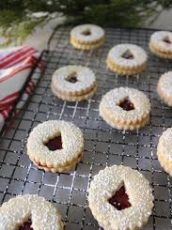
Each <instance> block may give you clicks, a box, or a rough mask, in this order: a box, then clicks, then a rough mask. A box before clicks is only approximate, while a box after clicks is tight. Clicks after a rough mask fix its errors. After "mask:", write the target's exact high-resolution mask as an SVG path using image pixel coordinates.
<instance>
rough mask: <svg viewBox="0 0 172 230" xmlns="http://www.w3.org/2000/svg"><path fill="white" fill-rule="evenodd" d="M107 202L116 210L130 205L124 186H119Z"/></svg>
mask: <svg viewBox="0 0 172 230" xmlns="http://www.w3.org/2000/svg"><path fill="white" fill-rule="evenodd" d="M108 201H109V203H110V204H111V205H112V206H113V207H115V208H116V209H117V210H123V209H126V208H129V207H131V204H130V202H129V197H128V194H127V193H126V189H125V186H124V185H123V186H122V187H120V189H119V190H118V191H116V192H115V194H114V195H113V196H112V197H111V198H110V199H109V200H108Z"/></svg>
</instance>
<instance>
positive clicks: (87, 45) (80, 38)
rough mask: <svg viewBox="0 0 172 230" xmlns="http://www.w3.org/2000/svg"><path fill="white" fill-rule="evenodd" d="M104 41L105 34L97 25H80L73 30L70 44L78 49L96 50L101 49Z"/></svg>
mask: <svg viewBox="0 0 172 230" xmlns="http://www.w3.org/2000/svg"><path fill="white" fill-rule="evenodd" d="M104 41H105V32H104V30H103V29H102V28H101V27H100V26H97V25H92V24H85V25H79V26H76V27H75V28H73V29H72V30H71V32H70V43H71V44H72V45H73V46H74V47H75V48H77V49H81V50H91V49H95V48H98V47H100V46H101V45H102V44H103V43H104Z"/></svg>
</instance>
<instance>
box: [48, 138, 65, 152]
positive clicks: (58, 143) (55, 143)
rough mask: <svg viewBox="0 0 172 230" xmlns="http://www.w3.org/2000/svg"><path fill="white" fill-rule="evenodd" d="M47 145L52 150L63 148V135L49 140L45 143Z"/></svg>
mask: <svg viewBox="0 0 172 230" xmlns="http://www.w3.org/2000/svg"><path fill="white" fill-rule="evenodd" d="M45 145H46V146H47V147H48V149H49V150H51V151H55V150H57V149H62V148H63V147H62V137H61V135H59V136H57V137H54V138H52V139H50V140H48V142H47V143H45Z"/></svg>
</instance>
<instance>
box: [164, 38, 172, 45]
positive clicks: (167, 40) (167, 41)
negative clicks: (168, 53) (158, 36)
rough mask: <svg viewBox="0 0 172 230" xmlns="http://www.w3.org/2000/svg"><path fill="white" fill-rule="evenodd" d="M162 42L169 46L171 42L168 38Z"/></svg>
mask: <svg viewBox="0 0 172 230" xmlns="http://www.w3.org/2000/svg"><path fill="white" fill-rule="evenodd" d="M163 41H164V42H165V43H167V44H171V43H172V42H171V41H170V38H169V37H165V38H164V39H163Z"/></svg>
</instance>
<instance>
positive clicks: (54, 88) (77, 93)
mask: <svg viewBox="0 0 172 230" xmlns="http://www.w3.org/2000/svg"><path fill="white" fill-rule="evenodd" d="M96 86H97V85H96V82H94V83H93V84H92V85H90V86H89V87H86V88H85V89H82V90H79V91H77V90H76V91H75V92H70V91H69V92H68V91H65V89H64V90H62V89H60V88H59V87H58V85H55V84H53V82H52V83H51V89H52V91H53V92H58V94H60V95H61V94H62V95H63V96H66V97H82V96H83V95H85V94H89V93H90V92H91V91H92V90H94V89H95V87H96Z"/></svg>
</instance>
